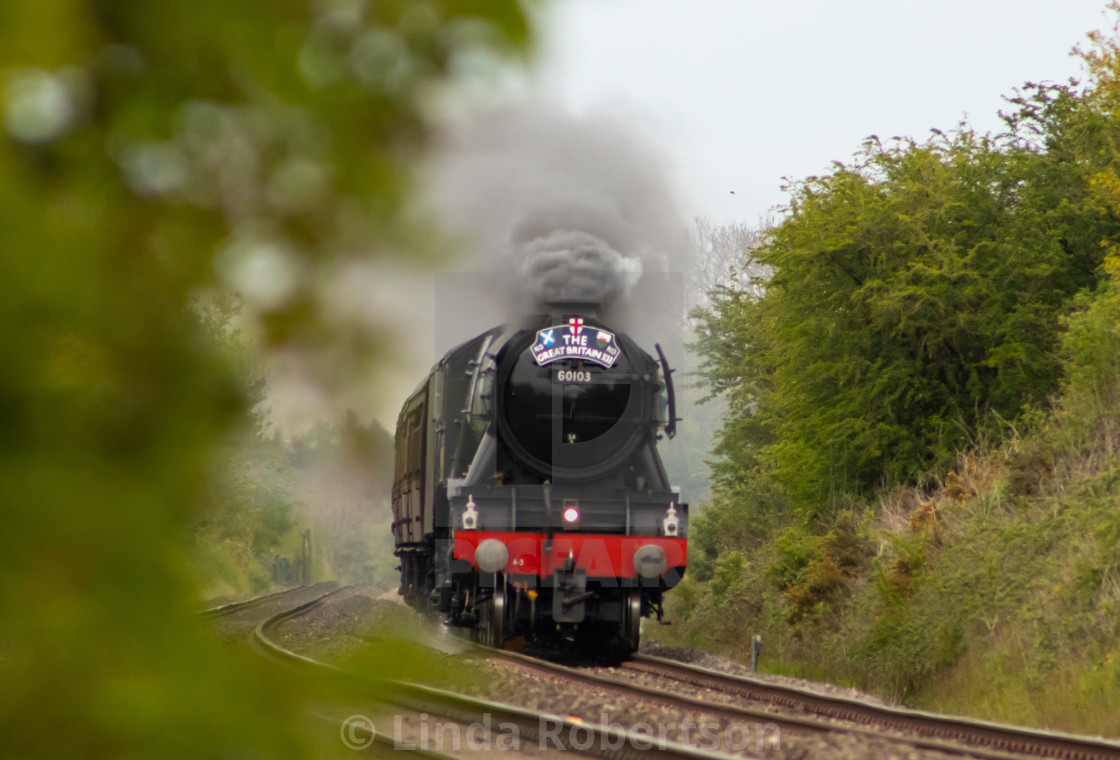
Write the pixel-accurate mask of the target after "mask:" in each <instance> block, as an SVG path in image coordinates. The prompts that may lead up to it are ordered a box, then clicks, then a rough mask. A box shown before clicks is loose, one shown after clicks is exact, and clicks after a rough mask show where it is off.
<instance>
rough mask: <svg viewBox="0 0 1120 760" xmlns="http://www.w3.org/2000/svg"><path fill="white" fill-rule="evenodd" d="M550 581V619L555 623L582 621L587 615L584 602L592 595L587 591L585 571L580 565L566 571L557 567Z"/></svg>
mask: <svg viewBox="0 0 1120 760" xmlns="http://www.w3.org/2000/svg"><path fill="white" fill-rule="evenodd" d="M552 582H553V591H552V619H553V620H555V621H556V622H557V623H582V622H583V619H584V617H586V616H587V609H586V607H585V605H584V602H585V601H586V600H587V598H588V597H590V596H594V594H589V593H587V571H586V570H584V569H583V568H581V567H577V568H575V569H573V570H571V571H567V572H566V571H564V570H562V569H559V568H558V569H557V570H556V572H554V573H553V574H552Z"/></svg>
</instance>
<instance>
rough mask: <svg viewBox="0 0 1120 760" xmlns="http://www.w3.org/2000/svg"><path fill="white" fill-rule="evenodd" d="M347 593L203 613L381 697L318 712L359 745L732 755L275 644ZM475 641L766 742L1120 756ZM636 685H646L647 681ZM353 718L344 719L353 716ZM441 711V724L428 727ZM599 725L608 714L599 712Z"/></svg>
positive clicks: (1022, 733) (1028, 733)
mask: <svg viewBox="0 0 1120 760" xmlns="http://www.w3.org/2000/svg"><path fill="white" fill-rule="evenodd" d="M344 590H345V589H338V588H335V587H334V586H333V584H321V585H320V586H317V587H309V588H306V589H297V590H293V591H287V592H281V593H280V594H272V595H267V596H262V597H257V598H255V599H251V600H248V601H246V602H240V603H236V604H230V605H223V606H222V607H216V608H213V609H211V610H207V611H206V613H205V614H207V615H209V616H212V617H215V618H219V617H223V616H233V617H235V618H236V617H238V616H240V617H241V618H246V619H247V618H248V617H249V616H250V615H255V617H256V622H255V624H254V625H253V626H252V630H251V633H250V634H249V638H250V643H251V646H252V647H253V648H254V649H255V650H256V651H257V652H258V653H260V654H261V655H263V656H266V657H268V658H270V659H273V660H275V661H277V662H280V663H284V664H285V665H287V666H289V667H293V668H296V669H299V670H301V671H304V672H308V673H312V674H314V675H315V676H316V677H317V678H320V679H327V680H329V681H332V682H334V683H335V684H337V685H338V686H339V689H338V691H337V693H345V694H349V695H353V696H354V697H355V698H358V697H360V698H361V699H364V700H367V701H368V702H369V703H374V704H376V705H377V706H378V707H377V710H376V712H377V713H378V714H380V715H382V716H390V715H394V716H396V718H395V719H396V720H397V721H398V722H397V724H395V725H392V724H390V723H388V722H386V720H389V719H388V718H386V719H385V720H382V721H381V722H380V723H378V724H377V725H376V726H375V724H374V721H373V720H372V719H367V720H366V721H364V722H359V723H358V724H354V723H353V722H352V721H351V722H350V723H347V722H346V721H344V720H343V719H342V717H341V716H340V715H335V716H325V715H320V716H319V717H321V718H323V719H325V720H330V721H331V722H332V723H334V724H335V725H336V726H338V725H341V726H342V731H343V732H344V737H345V732H346V731H349V732H350V735H351V738H352V740H353V741H354V742H357V743H359V744H360V745H361V747H362V748H366V749H368V750H369V751H373V752H375V753H376V754H379V755H380V754H385V753H388V752H391V751H398V750H400V749H402V748H407V749H410V750H414V751H416V752H419V753H420V754H421V755H423V756H425V757H428V758H432V760H449V758H450V757H452V755H449V754H446V753H443V752H441V751H440V749H441V747H440V746H439V745H437V747H436V748H435V749H432V748H431V747H430V746H428V744H427V743H425V742H422V741H417V735H416V730H417V727H418V726H420V725H422V724H424V722H425V721H427V723H428V724H430V725H439V726H446V725H448V724H452V723H453V724H455V725H458V726H460V727H470V726H476V725H479V724H480V723H481V722H482V721H483V720H485V721H487V722H486V726H487V727H488V730H489V731H490V735H491V736H492V735H493V734H494V732H495V730H497V729H498V728H499V727H504V729H505V733H506V734H507V735H509V734H512V735H514V736H516V738H517V743H519V745H518V746H521V745H525V744H527V745H528V746H529V747H530V748H531V749H530V751H529V752H527V753H526V754H533V755H541V756H543V757H546V758H547V757H548V756H550V755H551V754H553V753H554V752H559V751H563V752H565V753H566V756H567V757H570V756H571V755H572V754H573V753H575V754H577V755H579V756H584V757H602V758H612V760H616V759H618V758H632V757H636V756H637V754H639V753H640V754H641V755H643V756H645V757H649V756H650V753H651V752H652V753H653V755H654V756H660V757H669V758H674V759H675V760H681V759H683V758H689V759H690V760H701V758H703V760H716V759H717V758H727V757H729V755H728V754H726V751H725V750H726V748H725V747H724V745H723V744H718V745H715V749H713V748H712V746H713V745H700V746H696V744H695V741H693V742H691V743H681V742H676V741H672V740H669V739H666V738H665V737H663V736H662V737H661V738H658V737H656V736H651V735H649V734H648V733H645V732H642V731H640V730H638V731H636V730H634V729H633V728H627V727H626V726H625V725H618V724H615V723H610V724H609V725H599V724H596V723H593V722H590V721H580V720H579V719H578V718H573V717H570V716H569V717H564V716H561V715H556V714H549V713H539V712H537V711H533V710H527V709H524V708H522V707H518V706H515V705H510V704H505V703H499V702H495V701H491V700H486V699H478V698H474V697H469V696H465V695H463V694H456V693H453V692H449V691H445V690H440V689H435V688H432V687H427V686H421V685H419V684H413V683H407V682H403V681H396V680H390V679H384V678H378V677H376V676H372V675H369V674H359V673H353V672H347V671H344V670H340V669H339V668H337V667H335V666H332V665H329V664H326V663H323V662H319V661H317V660H315V659H312V658H309V657H306V656H303V655H301V654H298V653H296V652H293V651H291V650H289V649H287V648H285V647H283V646H281V645H280V644H278V643H277V641H276V636H275V632H276V629H277V628H278V627H279V626H281V625H283V624H284V623H285V622H286V621H289V620H293V619H295V618H298V617H300V616H302V615H305V614H307V613H308V612H310V611H311V610H313V609H315V608H316V607H318V606H319V605H321V604H323V603H324V602H326V601H327V600H329V599H330V598H331V597H332V596H334V595H335V594H337V593H339V592H340V591H344ZM248 611H254V612H248ZM475 647H476V649H475V651H476V652H478V654H479V655H480V656H481V657H483V658H486V659H492V660H497V661H500V662H502V663H504V664H505V665H506V666H508V667H511V668H513V669H514V670H520V671H523V672H526V673H532V674H536V675H537V676H539V677H545V678H548V679H552V680H557V681H561V682H567V683H569V684H572V685H578V686H579V687H580V688H581V689H584V690H586V689H587V688H588V687H592V688H594V689H596V690H597V693H603V694H613V695H618V696H622V697H623V698H624V699H626V700H628V701H630V702H632V703H635V702H636V703H639V704H641V703H648V704H651V705H659V706H660V707H662V708H665V709H667V710H669V711H673V712H675V713H676V714H682V715H703V716H708V718H710V719H711V720H712V721H715V722H716V723H717V724H718V725H722V726H728V725H729V724H733V723H738V724H743V725H745V724H747V723H748V722H749V723H751V724H753V725H754V726H756V727H760V728H765V729H768V730H771V734H772V735H773V738H778V737H781V736H783V735H787V732H788V735H792V736H804V735H816V736H821V735H828V734H833V735H838V736H839V735H845V734H846V735H848V737H857V738H858V740H859V741H866V742H867V746H868V747H879V748H882V747H893V748H894V749H893V750H891V754H898V755H900V756H906V755H907V754H908V752H907V749H908V748H910V754H913V749H918V750H922V751H927V752H932V753H941V754H943V755H946V756H968V757H979V758H986V759H989V760H1011V759H1012V758H1024V757H1047V758H1070V759H1071V760H1099V759H1103V758H1117V759H1120V742H1114V741H1108V740H1104V739H1097V738H1091V737H1083V736H1075V735H1070V734H1062V733H1056V732H1050V731H1040V730H1034V729H1026V728H1021V727H1017V726H1009V725H1002V724H997V723H991V722H985V721H977V720H970V719H965V718H958V717H952V716H944V715H937V714H933V713H927V712H921V711H915V710H906V709H900V708H896V707H890V706H886V705H879V704H875V703H869V702H864V701H860V700H856V699H852V698H850V697H844V696H836V695H828V694H821V693H819V692H815V691H810V690H808V689H803V688H798V687H794V686H784V685H779V684H774V683H772V682H768V681H764V680H762V679H758V678H751V677H748V676H736V675H730V674H727V673H722V672H718V671H714V670H709V669H706V668H701V667H697V666H694V665H689V664H685V663H681V662H677V661H674V660H668V659H664V658H659V657H651V656H647V655H636V656H634V658H633V659H631V660H629V661H627V662H624V663H622V664H621V665H620V666H618V667H617V668H614V669H612V671H611V672H609V673H605V674H604V673H602V672H593V671H591V670H589V669H586V668H573V667H567V666H564V665H560V664H557V663H552V662H548V661H544V660H539V659H536V658H532V657H528V656H525V655H522V654H518V653H514V652H508V651H503V650H495V649H491V648H487V647H482V646H480V645H475ZM635 681H644V684H641V683H635ZM402 715H404V716H406V717H405V721H406V723H409V724H410V725H408V726H406V727H405V728H406V729H407V730H406V731H405V732H404V734H403V735H402V733H401V725H400V720H401V716H402ZM354 717H355V716H354V715H351V716H350V718H351V719H352V718H354ZM584 717H585V718H586V717H587V716H586V715H585V716H584ZM437 719H438V720H439V721H443V722H442V723H435V721H436V720H437ZM603 722H606V719H605V718H604V721H603ZM410 731H411V733H410ZM456 731H457V732H458V731H460V729H456ZM456 735H458V733H457V734H456ZM500 738H501V737H500V736H499V741H500ZM766 738H768V735H767V734H766V732H765V731H764V732H763V733H756V742H761V741H762V739H766ZM344 741H345V738H344ZM685 742H688V740H687V739H686V740H685ZM777 744H778V742H775V743H774V744H773V745H769V744H763V743H757V744H752V745H751V746H750V747H749V748H745V747H743V746H742V745H740V746H739V747H734V748H733V749H739V750H741V749H744V748H745V749H748V750H754V751H757V752H765V751H766V750H770V749H777ZM348 746H349V745H348ZM499 746H501V745H500V743H499ZM509 748H512V749H517V748H518V747H517V746H514V747H509ZM542 749H543V752H542ZM897 750H901V751H897ZM896 751H897V752H896ZM459 756H461V755H459ZM868 756H871V755H868Z"/></svg>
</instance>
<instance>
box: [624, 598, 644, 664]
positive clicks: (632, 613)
mask: <svg viewBox="0 0 1120 760" xmlns="http://www.w3.org/2000/svg"><path fill="white" fill-rule="evenodd" d="M641 630H642V590H641V589H639V588H636V589H631V590H630V591H629V592H628V593H627V594H626V597H625V599H624V600H623V610H622V638H623V639H625V640H626V643H627V644H628V645H629V646H630V651H631V652H637V651H638V644H639V643H641V635H642V634H641Z"/></svg>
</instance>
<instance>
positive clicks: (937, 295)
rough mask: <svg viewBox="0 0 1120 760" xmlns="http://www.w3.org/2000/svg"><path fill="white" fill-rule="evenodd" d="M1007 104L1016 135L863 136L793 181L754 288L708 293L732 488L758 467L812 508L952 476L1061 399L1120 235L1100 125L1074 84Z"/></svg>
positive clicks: (713, 375) (708, 342)
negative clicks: (847, 160) (1063, 350)
mask: <svg viewBox="0 0 1120 760" xmlns="http://www.w3.org/2000/svg"><path fill="white" fill-rule="evenodd" d="M1014 104H1015V105H1016V107H1017V110H1016V111H1015V112H1014V113H1013V114H1011V115H1009V116H1007V117H1006V120H1007V122H1008V125H1009V128H1010V129H1011V132H1009V134H1007V135H1003V136H999V137H991V136H983V135H977V134H976V133H974V132H973V131H971V130H969V129H967V128H966V127H963V126H962V127H961V128H959V129H958V130H957V131H955V132H954V133H952V134H942V133H940V132H938V133H936V134H935V136H934V137H932V138H931V139H930V140H928V141H927V142H924V143H917V142H914V141H908V140H901V141H895V142H893V143H891V144H889V145H883V144H882V143H880V141H879V140H878V139H876V138H871V139H869V140H868V141H867V142H866V143H865V145H864V146H863V150H862V152H861V153H860V154H859V155H858V156H857V158H856V160H855V161H854V162H853V163H852V164H850V165H842V164H837V165H836V166H835V169H834V170H833V172H832V173H830V174H828V175H825V176H822V177H811V178H809V179H807V180H805V181H803V182H800V183H797V184H795V185H794V186H792V188H791V195H792V201H791V205H790V209H789V216H788V217H787V218H786V220H785V221H783V222H782V223H781V224H779V225H778V226H776V227H775V228H774V229H772V230H771V231H770V234H769V237H768V242H767V243H766V244H765V245H764V246H762V247H761V248H760V249H759V250H758V251H757V253H756V258H757V260H758V262H760V263H761V264H763V265H764V266H766V267H768V268H769V270H770V272H772V276H770V277H769V278H768V279H767V280H766V281H765V282H764V283H762V285H763V287H764V289H762V290H761V294H759V292H758V291H756V292H751V291H750V290H749V289H730V288H723V289H721V290H719V291H717V292H716V293H715V294H714V302H715V305H714V308H713V309H712V310H711V311H710V312H708V315H707V317H706V319H705V320H704V323H703V326H702V339H701V346H702V348H703V350H704V352H705V353H706V356H707V365H706V370H707V374H708V378H709V382H710V383H711V385H712V387H713V389H715V390H728V391H729V399H730V403H731V411H732V416H731V418H730V420H729V421H728V423H727V424H726V426H725V427H724V429H723V431H722V435H721V440H720V443H719V448H718V453H720V454H723V455H724V457H725V462H724V464H723V465H722V466H721V468H720V470H719V472H718V473H717V474H718V475H719V476H720V477H722V478H723V482H724V485H725V486H728V487H730V486H732V485H734V484H741V483H742V482H743V481H745V480H747V479H748V478H750V477H752V476H754V477H757V476H758V475H759V473H760V472H762V473H766V474H767V475H769V476H771V477H773V478H775V479H776V480H777V481H778V482H779V483H780V484H781V486H782V487H783V488H784V489H785V490H786V491H787V492H788V493H789V494H790V495H791V497H792V498H793V499H794V501H795V502H796V503H797V504H799V505H800V507H801V509H802V510H803V511H805V512H806V513H807V514H818V513H820V511H821V510H822V509H823V508H825V507H826V506H827V505H828V504H829V503H832V502H834V501H835V500H836V499H837V498H838V497H839V496H840V495H842V494H844V493H849V492H866V491H868V490H869V489H872V488H874V487H876V486H879V485H882V484H884V483H895V482H905V481H912V480H913V479H914V478H916V477H918V475H919V474H920V473H923V472H925V471H927V470H929V469H930V468H936V467H939V466H943V465H944V464H945V463H946V462H948V461H950V459H951V457H952V456H953V454H954V452H955V451H956V450H957V449H958V448H961V447H965V446H967V445H969V444H970V443H974V442H975V441H976V440H977V439H978V438H979V437H981V436H983V435H985V434H995V433H996V432H998V425H999V419H1000V418H1003V419H1014V418H1015V417H1016V416H1017V415H1019V414H1020V413H1021V412H1022V411H1023V410H1024V409H1026V408H1028V407H1030V406H1031V405H1037V404H1043V403H1044V402H1045V401H1046V398H1047V395H1048V394H1050V393H1052V392H1053V391H1054V390H1055V388H1056V387H1057V383H1058V380H1059V376H1060V369H1061V368H1060V362H1059V360H1058V358H1057V353H1056V348H1057V341H1058V334H1059V330H1060V317H1061V315H1062V314H1064V313H1065V312H1067V311H1068V310H1069V308H1070V303H1071V299H1072V298H1073V296H1074V294H1076V293H1077V292H1078V291H1080V290H1083V289H1086V288H1093V287H1094V286H1095V284H1096V282H1097V279H1098V278H1099V276H1100V263H1101V261H1102V259H1103V256H1104V253H1105V251H1104V249H1103V248H1102V246H1101V240H1102V239H1108V238H1111V237H1114V236H1115V235H1116V233H1117V232H1118V231H1120V226H1118V224H1117V217H1116V216H1115V215H1114V214H1111V213H1105V214H1102V213H1100V209H1099V204H1096V203H1094V202H1093V201H1092V196H1091V192H1090V185H1089V180H1088V177H1089V175H1090V174H1091V172H1092V163H1091V162H1092V161H1093V160H1095V159H1093V158H1092V156H1093V154H1092V152H1091V151H1090V150H1086V148H1087V146H1090V145H1094V144H1095V145H1098V146H1099V145H1101V144H1103V142H1102V141H1103V140H1105V139H1106V138H1107V130H1105V129H1104V128H1103V125H1102V120H1101V119H1100V118H1099V115H1098V114H1096V113H1095V112H1093V110H1092V109H1091V108H1088V107H1086V104H1085V102H1084V99H1083V97H1082V96H1081V94H1079V93H1078V92H1076V91H1075V90H1073V89H1072V88H1071V87H1055V86H1046V87H1041V86H1040V87H1035V86H1029V87H1028V91H1027V94H1026V95H1023V96H1021V97H1019V98H1017V99H1016V100H1015V101H1014Z"/></svg>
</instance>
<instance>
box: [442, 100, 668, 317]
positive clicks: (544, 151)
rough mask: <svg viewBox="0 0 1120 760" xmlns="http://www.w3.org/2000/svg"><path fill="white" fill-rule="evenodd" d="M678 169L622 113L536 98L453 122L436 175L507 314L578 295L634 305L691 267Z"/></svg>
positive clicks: (603, 304)
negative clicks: (647, 288)
mask: <svg viewBox="0 0 1120 760" xmlns="http://www.w3.org/2000/svg"><path fill="white" fill-rule="evenodd" d="M667 176H668V173H667V171H666V167H665V163H664V161H663V160H662V159H661V158H660V157H659V156H658V155H657V154H656V152H655V151H653V150H652V149H651V148H650V147H649V146H647V145H646V144H645V143H644V142H643V141H642V140H641V139H639V138H638V137H637V136H636V135H635V134H633V133H632V130H627V129H625V128H624V127H622V126H621V125H620V123H619V122H618V121H617V120H615V119H612V118H607V117H598V118H580V119H577V118H574V117H572V116H569V115H566V114H562V113H560V112H558V111H556V110H554V109H550V108H545V107H541V106H536V105H534V106H531V107H530V106H522V107H520V108H518V109H515V110H505V111H502V112H500V113H494V114H490V115H489V116H487V117H485V118H481V119H477V120H475V121H473V122H471V123H468V124H459V125H457V126H455V127H453V128H450V129H448V130H447V132H446V134H445V136H444V140H443V142H442V148H441V150H439V151H438V152H437V159H436V160H435V162H434V163H433V164H432V166H431V170H430V171H429V173H428V179H429V186H430V187H431V189H432V193H431V197H432V199H433V200H434V202H435V207H436V210H437V212H438V213H439V215H440V217H441V219H442V220H443V221H444V223H445V224H447V225H448V226H449V227H450V228H451V230H452V231H453V232H455V233H458V234H459V235H460V236H461V237H462V238H465V239H468V240H470V241H471V242H472V244H473V246H474V249H475V250H474V260H475V262H476V265H475V266H474V267H472V268H474V269H475V270H476V271H484V272H487V273H488V276H490V277H492V278H494V279H495V283H494V284H495V285H496V286H498V287H496V288H495V289H494V291H493V292H502V293H505V294H509V298H508V302H507V304H506V310H507V312H512V313H513V314H524V313H537V312H540V311H542V310H543V309H544V308H545V307H546V306H547V304H548V303H550V302H555V301H571V300H578V301H590V302H593V303H596V304H599V307H600V309H599V310H600V313H601V314H602V316H604V317H609V316H611V315H615V316H617V315H620V314H622V313H625V312H630V311H632V310H633V307H634V304H633V303H628V301H630V300H631V296H632V294H633V293H634V291H635V288H636V287H637V286H639V284H640V283H643V282H647V283H648V282H649V281H651V280H653V279H656V277H657V276H658V275H663V274H664V273H668V272H673V271H678V272H679V271H681V270H682V269H683V266H682V264H683V260H684V256H685V253H686V242H685V235H684V231H683V230H684V227H683V225H682V224H681V221H680V217H679V216H678V212H677V208H676V204H675V202H674V200H673V197H672V194H671V193H670V192H669V189H668V183H667V179H666V178H667ZM678 262H681V263H678Z"/></svg>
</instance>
